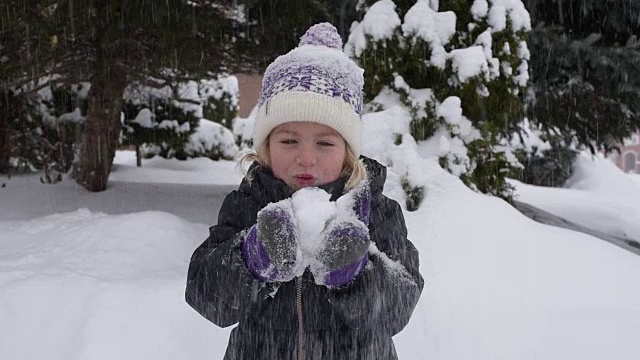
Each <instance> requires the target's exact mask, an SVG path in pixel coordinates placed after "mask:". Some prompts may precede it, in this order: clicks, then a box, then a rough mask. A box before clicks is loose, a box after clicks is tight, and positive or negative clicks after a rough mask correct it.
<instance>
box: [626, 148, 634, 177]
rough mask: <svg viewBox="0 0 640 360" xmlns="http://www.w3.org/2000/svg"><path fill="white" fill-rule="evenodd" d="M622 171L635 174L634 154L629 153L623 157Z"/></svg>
mask: <svg viewBox="0 0 640 360" xmlns="http://www.w3.org/2000/svg"><path fill="white" fill-rule="evenodd" d="M624 171H625V172H634V173H635V172H636V154H634V153H632V152H629V153H626V154H625V155H624Z"/></svg>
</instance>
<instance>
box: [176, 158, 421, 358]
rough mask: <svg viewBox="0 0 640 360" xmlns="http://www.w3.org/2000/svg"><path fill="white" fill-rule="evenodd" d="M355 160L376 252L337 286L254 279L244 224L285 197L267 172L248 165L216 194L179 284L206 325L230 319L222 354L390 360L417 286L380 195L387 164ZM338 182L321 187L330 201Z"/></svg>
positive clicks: (397, 224) (308, 278) (404, 243)
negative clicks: (246, 258)
mask: <svg viewBox="0 0 640 360" xmlns="http://www.w3.org/2000/svg"><path fill="white" fill-rule="evenodd" d="M363 161H364V163H365V167H366V168H367V173H368V176H369V181H370V187H371V213H370V223H369V234H370V238H371V241H372V242H373V243H374V244H375V245H376V246H377V248H378V250H379V251H380V252H382V253H383V254H384V255H382V254H375V253H373V254H370V255H369V261H368V264H367V266H366V268H365V269H364V271H362V272H361V273H360V274H359V275H358V276H357V277H356V278H355V279H354V280H353V281H352V282H350V283H348V284H346V285H345V286H341V287H326V286H320V285H316V284H315V282H314V279H313V276H312V275H311V273H310V272H309V271H308V270H307V271H306V272H305V274H304V275H303V276H302V277H299V278H296V279H295V280H292V281H289V282H285V283H266V282H263V281H260V280H258V279H257V278H255V277H254V276H252V275H251V274H250V273H249V271H248V270H247V268H246V266H245V264H244V262H243V259H242V256H241V251H240V246H241V243H242V241H243V239H244V237H245V235H246V231H247V229H249V228H250V227H251V226H252V225H254V224H255V223H256V216H257V213H258V211H259V210H260V209H262V208H263V207H264V206H266V205H267V204H269V203H271V202H277V201H280V200H282V199H285V198H287V197H289V196H291V190H290V189H289V187H288V186H287V185H286V184H285V183H284V182H283V181H282V180H279V179H277V178H275V177H274V176H273V174H272V173H271V171H269V170H267V169H265V168H263V167H255V166H254V167H253V169H252V171H253V174H254V176H253V179H252V180H251V181H248V180H246V179H245V180H243V182H242V183H241V185H240V187H239V189H238V190H236V191H233V192H232V193H230V194H229V195H228V196H227V197H226V198H225V200H224V202H223V204H222V207H221V209H220V213H219V216H218V224H217V225H215V226H212V227H211V228H210V235H209V237H208V238H207V239H206V240H205V241H204V242H203V243H202V245H200V246H199V247H198V248H197V249H196V250H195V252H194V253H193V256H192V257H191V262H190V265H189V272H188V278H187V288H186V300H187V302H188V303H189V304H190V305H191V306H192V307H193V308H194V309H195V310H196V311H198V312H199V313H200V314H201V315H202V316H204V317H205V318H207V319H208V320H210V321H211V322H213V323H214V324H216V325H218V326H220V327H227V326H230V325H234V324H236V323H239V325H238V326H237V327H236V328H235V329H233V331H232V332H231V335H230V338H229V344H228V346H227V351H226V354H225V357H224V359H225V360H232V359H256V360H260V359H265V360H266V359H269V360H272V359H298V358H299V356H300V355H301V356H300V358H304V359H323V360H327V359H329V360H330V359H363V360H364V359H366V360H374V359H385V360H386V359H397V356H396V352H395V348H394V345H393V340H392V339H391V337H392V336H393V335H395V334H397V333H399V332H400V331H401V330H402V329H403V328H404V327H405V325H406V324H407V322H408V321H409V318H410V317H411V314H412V312H413V310H414V308H415V306H416V303H417V302H418V299H419V297H420V293H421V291H422V288H423V285H424V282H423V279H422V277H421V275H420V273H419V271H418V267H419V264H418V261H419V260H418V251H417V250H416V248H415V247H414V246H413V244H411V242H410V241H409V240H408V239H407V229H406V225H405V222H404V217H403V215H402V210H401V208H400V206H399V205H398V203H397V202H395V201H393V200H391V199H389V198H387V197H386V196H384V195H382V190H383V186H384V182H385V180H386V168H385V167H384V166H382V165H380V164H379V163H378V162H376V161H375V160H372V159H368V158H365V157H363ZM344 184H345V179H339V180H337V181H336V182H334V183H331V184H328V185H325V186H322V188H323V189H325V190H327V191H328V192H330V193H331V194H332V201H335V200H336V199H337V198H338V197H340V196H341V195H342V189H343V188H344ZM384 258H388V259H384ZM389 261H394V262H397V263H400V264H401V265H402V266H403V267H404V269H403V270H400V271H398V268H399V267H398V266H391V267H390V266H388V262H389ZM400 268H401V269H402V267H400ZM299 345H301V346H299Z"/></svg>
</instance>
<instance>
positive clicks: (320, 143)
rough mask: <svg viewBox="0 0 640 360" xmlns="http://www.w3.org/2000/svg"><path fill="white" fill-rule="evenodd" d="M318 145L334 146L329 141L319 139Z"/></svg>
mask: <svg viewBox="0 0 640 360" xmlns="http://www.w3.org/2000/svg"><path fill="white" fill-rule="evenodd" d="M318 145H320V146H334V145H333V143H332V142H329V141H320V142H318Z"/></svg>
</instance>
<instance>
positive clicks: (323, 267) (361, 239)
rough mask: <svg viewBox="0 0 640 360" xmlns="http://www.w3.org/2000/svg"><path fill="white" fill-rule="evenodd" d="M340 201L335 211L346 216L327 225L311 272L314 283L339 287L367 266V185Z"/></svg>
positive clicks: (368, 198) (368, 195) (362, 185)
mask: <svg viewBox="0 0 640 360" xmlns="http://www.w3.org/2000/svg"><path fill="white" fill-rule="evenodd" d="M343 198H344V199H342V198H341V199H340V200H339V202H338V204H337V205H338V207H342V208H343V209H344V210H347V213H348V214H349V215H350V216H348V215H347V216H344V215H341V216H339V217H337V218H336V219H334V220H332V221H331V222H329V223H328V224H327V226H326V228H325V230H324V231H323V233H322V236H323V240H322V243H321V246H320V247H319V248H318V250H317V252H316V254H315V258H316V260H317V261H318V265H316V266H312V267H311V271H312V272H313V275H314V277H315V280H316V283H318V284H323V285H329V286H339V285H344V284H346V283H348V282H350V281H351V280H353V279H354V278H355V277H356V275H358V274H359V273H360V271H362V269H363V268H364V266H365V265H366V263H367V250H368V249H369V244H370V243H371V241H370V240H369V228H368V226H367V225H368V223H369V211H370V203H371V193H370V190H369V187H368V184H367V183H362V184H360V185H358V186H357V187H356V188H355V189H354V190H352V191H351V192H349V193H348V194H345V195H344V196H343Z"/></svg>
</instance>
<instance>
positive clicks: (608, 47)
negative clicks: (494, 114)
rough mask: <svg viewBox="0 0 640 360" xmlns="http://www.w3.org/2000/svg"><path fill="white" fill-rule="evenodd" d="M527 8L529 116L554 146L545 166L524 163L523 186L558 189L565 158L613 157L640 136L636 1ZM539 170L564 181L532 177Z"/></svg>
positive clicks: (561, 1)
mask: <svg viewBox="0 0 640 360" xmlns="http://www.w3.org/2000/svg"><path fill="white" fill-rule="evenodd" d="M527 7H528V9H529V12H530V13H531V15H532V21H533V24H534V30H533V31H532V32H531V34H530V41H529V44H530V47H531V77H532V87H531V90H532V91H531V96H530V99H529V105H528V110H527V113H528V117H529V118H530V119H531V120H532V121H533V122H535V123H537V124H538V125H539V126H540V128H541V131H543V133H544V136H546V137H547V138H549V139H550V140H553V139H555V141H552V144H553V148H552V149H550V150H549V151H548V152H547V153H546V154H544V155H543V159H544V160H543V159H537V160H535V161H532V159H530V158H529V159H527V160H525V165H526V166H525V169H524V170H525V174H524V175H523V180H525V181H527V180H528V179H538V180H536V181H535V182H534V183H535V184H538V185H549V184H556V185H561V184H562V183H564V180H566V178H568V176H569V175H570V171H568V170H570V167H569V168H568V169H567V168H566V164H567V163H571V161H566V160H563V158H566V157H570V158H572V157H573V156H575V154H576V151H577V150H579V149H584V148H589V149H590V150H591V151H592V152H596V151H599V150H604V151H605V152H608V151H612V150H614V149H615V146H616V145H615V144H616V143H620V142H622V140H623V139H624V138H626V137H629V136H630V135H631V134H632V133H633V132H635V131H637V130H638V129H639V128H640V74H639V73H638V71H637V69H638V68H639V66H640V51H639V49H640V42H638V36H639V35H640V22H639V21H640V1H638V0H584V1H580V2H574V1H567V0H557V1H554V2H544V1H540V0H528V1H527ZM572 144H577V146H576V145H572ZM532 163H533V164H544V166H536V167H534V168H532V169H529V167H528V166H527V164H532ZM562 166H565V169H562V168H561V167H562ZM540 167H542V168H547V169H549V168H553V169H555V170H556V171H555V174H559V173H560V174H564V175H563V177H562V178H558V177H557V176H556V177H555V178H554V179H553V181H552V180H551V179H550V178H548V177H547V178H545V177H541V176H539V174H530V173H533V172H536V171H537V170H538V169H539V168H540Z"/></svg>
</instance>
